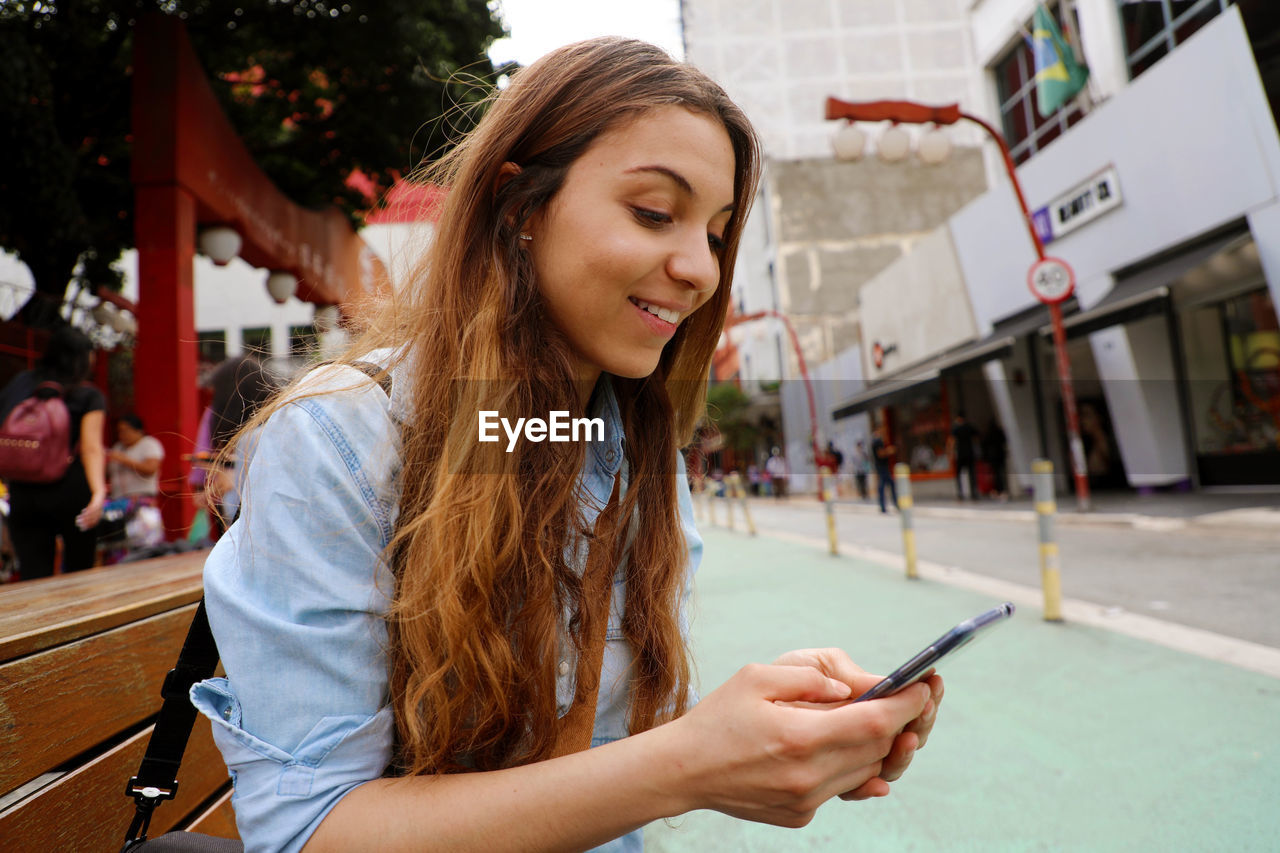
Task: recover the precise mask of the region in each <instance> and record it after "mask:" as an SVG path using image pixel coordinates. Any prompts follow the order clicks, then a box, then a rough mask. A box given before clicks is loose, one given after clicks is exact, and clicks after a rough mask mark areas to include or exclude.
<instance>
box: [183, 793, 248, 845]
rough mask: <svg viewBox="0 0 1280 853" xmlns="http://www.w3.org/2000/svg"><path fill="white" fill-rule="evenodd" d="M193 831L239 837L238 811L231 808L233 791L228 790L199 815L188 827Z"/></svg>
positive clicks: (220, 836) (221, 836)
mask: <svg viewBox="0 0 1280 853" xmlns="http://www.w3.org/2000/svg"><path fill="white" fill-rule="evenodd" d="M187 829H188V830H190V831H191V832H203V833H204V834H205V835H216V836H217V837H218V838H239V837H240V833H239V831H237V830H236V813H235V811H234V810H233V809H232V808H231V791H229V790H228V791H227V792H226V793H225V794H223V795H222V796H221V797H219V798H218V801H217V802H215V803H214V804H213V805H211V806H209V808H207V809H205V811H204V813H203V814H201V815H198V816H197V817H196V819H195V820H193V821H192V822H191V825H190V826H188V827H187Z"/></svg>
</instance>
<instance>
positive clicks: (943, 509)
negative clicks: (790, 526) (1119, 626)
mask: <svg viewBox="0 0 1280 853" xmlns="http://www.w3.org/2000/svg"><path fill="white" fill-rule="evenodd" d="M752 500H753V502H754V501H756V500H759V501H773V499H770V498H755V499H752ZM776 502H777V503H779V504H782V505H785V506H799V505H801V504H813V505H815V506H820V504H818V502H817V501H816V500H812V499H806V498H790V497H788V498H783V499H781V500H779V501H776ZM835 508H836V511H837V512H843V513H848V514H854V515H875V514H878V513H879V511H880V509H879V507H878V506H877V505H876V504H875V503H874V502H867V503H862V502H853V501H844V500H838V501H836V502H835ZM912 510H913V512H914V513H915V514H916V515H917V516H918V517H920V518H944V519H950V520H953V521H1007V522H1020V523H1031V524H1034V523H1035V521H1036V513H1035V511H1034V510H1030V509H966V508H964V507H950V506H929V505H928V504H920V503H916V504H915V506H914V507H912ZM1055 519H1056V521H1057V523H1058V524H1061V525H1067V526H1072V527H1109V528H1127V529H1131V530H1142V531H1146V532H1156V533H1164V532H1174V531H1189V532H1196V533H1215V534H1223V535H1253V536H1259V537H1264V538H1276V539H1280V509H1272V508H1268V507H1260V508H1246V509H1230V510H1219V511H1216V512H1209V513H1204V514H1202V515H1193V516H1188V517H1182V518H1179V517H1170V516H1164V515H1144V514H1142V513H1136V512H1091V513H1076V512H1072V511H1066V512H1061V511H1060V512H1059V513H1058V514H1057V515H1056V516H1055Z"/></svg>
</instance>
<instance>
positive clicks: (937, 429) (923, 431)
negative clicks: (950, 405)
mask: <svg viewBox="0 0 1280 853" xmlns="http://www.w3.org/2000/svg"><path fill="white" fill-rule="evenodd" d="M897 424H898V436H897V443H898V461H899V462H906V463H907V464H908V465H910V466H911V473H912V475H913V476H914V475H917V474H942V475H947V474H949V473H950V471H951V460H950V459H949V458H948V457H947V436H948V435H949V434H950V429H951V426H950V419H949V418H948V416H947V405H946V401H945V400H944V399H943V397H942V391H941V387H940V386H935V387H934V388H933V389H932V390H931V391H928V392H925V393H923V394H921V395H920V396H919V397H916V398H914V399H912V400H909V401H907V402H905V403H901V404H899V406H898V407H897Z"/></svg>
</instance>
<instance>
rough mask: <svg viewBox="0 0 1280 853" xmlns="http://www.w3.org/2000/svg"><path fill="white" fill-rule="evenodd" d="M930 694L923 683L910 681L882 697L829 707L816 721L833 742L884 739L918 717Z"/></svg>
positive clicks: (824, 734) (855, 742)
mask: <svg viewBox="0 0 1280 853" xmlns="http://www.w3.org/2000/svg"><path fill="white" fill-rule="evenodd" d="M931 695H932V694H931V693H930V691H929V688H928V686H927V685H924V684H913V685H911V686H910V687H907V688H905V689H903V690H899V691H898V692H897V693H894V694H893V695H892V696H886V697H884V698H883V699H872V700H871V701H869V702H854V703H850V704H848V705H845V706H844V707H841V708H833V709H832V710H830V711H828V712H826V713H824V714H823V715H821V716H820V717H819V721H820V722H819V723H817V724H818V725H822V726H824V727H825V730H824V732H823V736H824V737H826V738H829V739H830V740H831V742H832V743H833V744H836V745H848V746H853V745H856V744H857V743H861V742H866V741H868V740H881V739H884V740H888V739H890V738H893V737H895V736H896V735H897V734H898V733H899V732H901V731H902V730H903V729H905V728H906V727H907V726H908V725H909V724H910V723H911V722H912V721H913V720H915V719H916V718H917V717H919V716H920V714H921V712H923V710H924V706H925V704H926V703H928V702H929V700H930V697H931Z"/></svg>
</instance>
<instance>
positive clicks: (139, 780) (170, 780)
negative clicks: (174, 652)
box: [124, 599, 218, 850]
mask: <svg viewBox="0 0 1280 853" xmlns="http://www.w3.org/2000/svg"><path fill="white" fill-rule="evenodd" d="M217 667H218V646H217V644H216V643H215V642H214V640H213V632H212V631H211V630H209V618H208V616H206V615H205V609H204V599H201V600H200V605H199V606H198V607H197V608H196V615H195V617H194V618H193V619H192V620H191V628H190V629H189V630H188V631H187V639H186V640H185V641H184V642H183V644H182V652H181V653H180V654H179V655H178V663H177V665H176V666H174V668H173V669H171V670H169V674H168V675H166V676H165V677H164V685H163V686H162V687H161V688H160V696H161V697H162V698H163V699H164V702H163V704H161V706H160V715H159V716H158V717H157V718H156V724H155V729H154V730H153V731H152V732H151V738H150V740H148V741H147V752H146V754H145V755H144V756H143V757H142V764H141V765H140V766H139V767H138V775H136V776H134V777H133V778H132V779H130V780H129V784H128V785H127V786H125V796H127V797H131V798H133V801H134V803H136V806H137V808H136V811H135V813H134V817H133V823H131V824H130V825H129V834H128V837H127V838H126V839H125V846H124V849H125V850H128V849H129V847H130V846H131V845H132V844H134V843H135V842H139V841H145V840H146V838H147V828H148V827H149V826H150V825H151V813H152V812H153V811H155V808H156V806H158V805H159V804H160V803H162V802H164V801H165V800H172V799H173V798H174V797H175V796H176V795H177V793H178V766H179V765H180V764H181V763H182V753H183V752H184V751H185V750H186V748H187V740H188V739H189V738H190V737H191V728H192V727H193V726H194V725H195V722H196V708H195V706H194V705H192V704H191V699H190V697H189V694H190V692H191V687H192V685H194V684H195V683H196V682H199V681H204V680H205V679H206V678H212V677H213V672H214V670H215V669H217Z"/></svg>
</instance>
